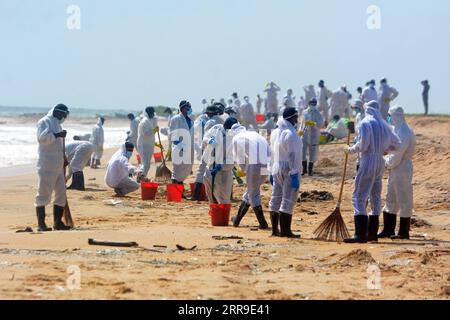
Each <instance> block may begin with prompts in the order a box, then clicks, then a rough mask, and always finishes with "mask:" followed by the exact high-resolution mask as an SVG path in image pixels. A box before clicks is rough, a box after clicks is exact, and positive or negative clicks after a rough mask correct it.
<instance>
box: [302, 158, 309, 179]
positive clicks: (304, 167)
mask: <svg viewBox="0 0 450 320" xmlns="http://www.w3.org/2000/svg"><path fill="white" fill-rule="evenodd" d="M302 166H303V173H302V176H304V175H305V174H307V173H308V161H303V162H302Z"/></svg>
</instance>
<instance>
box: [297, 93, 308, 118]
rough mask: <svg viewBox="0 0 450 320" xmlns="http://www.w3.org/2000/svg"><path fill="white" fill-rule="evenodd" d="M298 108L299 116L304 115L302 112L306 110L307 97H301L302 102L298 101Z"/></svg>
mask: <svg viewBox="0 0 450 320" xmlns="http://www.w3.org/2000/svg"><path fill="white" fill-rule="evenodd" d="M297 107H298V109H297V112H298V113H299V114H302V112H303V111H304V110H305V109H306V107H307V106H306V102H305V97H303V96H301V97H300V100H299V101H298V104H297Z"/></svg>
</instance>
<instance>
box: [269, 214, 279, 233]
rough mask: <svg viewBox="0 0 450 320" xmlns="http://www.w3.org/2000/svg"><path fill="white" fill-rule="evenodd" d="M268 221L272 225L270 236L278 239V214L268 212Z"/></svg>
mask: <svg viewBox="0 0 450 320" xmlns="http://www.w3.org/2000/svg"><path fill="white" fill-rule="evenodd" d="M270 221H271V223H272V236H273V237H279V236H280V229H278V224H279V222H280V214H279V213H278V212H274V211H271V212H270Z"/></svg>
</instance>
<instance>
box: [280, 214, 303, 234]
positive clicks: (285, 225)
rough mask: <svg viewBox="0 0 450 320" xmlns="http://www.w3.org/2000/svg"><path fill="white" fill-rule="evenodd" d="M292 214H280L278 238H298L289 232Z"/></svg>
mask: <svg viewBox="0 0 450 320" xmlns="http://www.w3.org/2000/svg"><path fill="white" fill-rule="evenodd" d="M291 224H292V214H287V213H284V212H280V227H281V232H280V236H281V237H283V238H300V237H301V236H300V235H298V234H293V233H292V230H291Z"/></svg>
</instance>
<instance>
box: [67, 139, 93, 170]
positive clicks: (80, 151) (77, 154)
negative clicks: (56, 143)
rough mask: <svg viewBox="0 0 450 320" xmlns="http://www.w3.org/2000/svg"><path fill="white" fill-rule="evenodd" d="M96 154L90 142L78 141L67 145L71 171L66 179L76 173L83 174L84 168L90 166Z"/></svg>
mask: <svg viewBox="0 0 450 320" xmlns="http://www.w3.org/2000/svg"><path fill="white" fill-rule="evenodd" d="M93 152H94V146H93V145H92V143H90V142H86V141H78V142H72V143H69V144H68V145H66V156H67V160H68V161H69V170H67V174H66V178H69V177H70V176H71V175H72V173H74V172H82V171H83V169H84V167H86V166H87V165H89V159H90V158H91V156H92V153H93Z"/></svg>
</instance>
